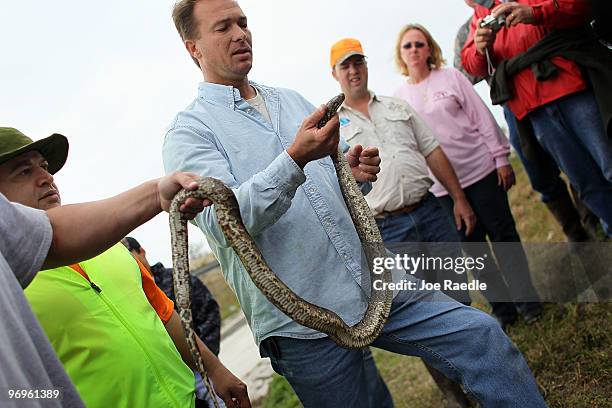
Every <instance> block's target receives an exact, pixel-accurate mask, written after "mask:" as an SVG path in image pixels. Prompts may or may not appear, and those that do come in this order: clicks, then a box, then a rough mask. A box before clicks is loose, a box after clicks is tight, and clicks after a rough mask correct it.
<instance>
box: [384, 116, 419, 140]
mask: <svg viewBox="0 0 612 408" xmlns="http://www.w3.org/2000/svg"><path fill="white" fill-rule="evenodd" d="M411 118H412V114H411V113H410V112H406V111H403V110H401V111H400V110H398V111H391V112H388V113H387V114H386V115H385V121H384V123H383V132H384V137H386V138H389V139H390V141H391V142H394V143H397V144H402V145H405V144H406V143H409V142H410V141H411V140H412V139H413V138H411V137H409V135H412V126H411V122H410V119H411ZM411 147H414V146H411Z"/></svg>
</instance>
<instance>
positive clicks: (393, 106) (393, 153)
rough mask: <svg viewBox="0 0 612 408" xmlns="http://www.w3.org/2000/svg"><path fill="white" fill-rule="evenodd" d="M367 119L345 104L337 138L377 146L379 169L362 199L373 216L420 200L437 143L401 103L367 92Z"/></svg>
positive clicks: (342, 108)
mask: <svg viewBox="0 0 612 408" xmlns="http://www.w3.org/2000/svg"><path fill="white" fill-rule="evenodd" d="M370 94H371V97H370V102H369V105H368V110H369V114H370V118H371V120H370V119H368V118H366V117H365V116H364V115H363V114H362V113H361V112H359V111H357V110H355V109H352V108H350V107H348V106H346V105H345V104H343V105H342V107H341V108H340V111H339V115H340V136H342V138H344V140H345V141H346V142H347V143H348V144H350V145H351V146H353V145H356V144H360V145H362V146H363V147H364V148H365V147H367V146H375V147H378V149H379V151H380V158H381V164H380V166H381V169H380V173H379V174H378V180H377V181H376V182H375V183H373V187H372V191H370V193H369V194H368V195H367V196H366V200H367V202H368V205H369V206H370V208H371V209H372V212H373V213H374V215H378V214H380V213H382V212H384V211H394V210H397V209H400V208H402V207H405V206H407V205H410V204H414V203H416V202H418V201H420V200H421V199H422V198H423V197H424V195H425V194H426V193H427V190H429V188H430V187H431V185H432V184H433V182H432V180H431V179H430V178H429V175H428V171H427V162H426V161H425V157H427V156H428V155H429V154H430V153H431V152H432V151H433V150H434V149H435V148H436V147H438V141H437V140H436V138H435V137H434V136H433V133H432V131H431V130H430V129H429V127H427V125H426V124H425V123H424V122H423V120H421V118H420V117H419V116H418V114H417V113H416V112H415V111H414V110H413V109H412V108H411V107H410V105H408V104H407V103H406V102H405V101H403V100H401V99H397V98H391V97H387V96H376V95H375V94H374V93H373V92H370Z"/></svg>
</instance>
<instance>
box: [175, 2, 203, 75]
mask: <svg viewBox="0 0 612 408" xmlns="http://www.w3.org/2000/svg"><path fill="white" fill-rule="evenodd" d="M198 1H200V0H179V1H177V2H176V3H174V7H173V8H172V20H173V21H174V26H175V27H176V31H178V33H179V35H180V36H181V40H183V42H185V41H187V40H197V39H199V38H200V35H199V33H198V22H197V20H196V18H195V16H194V15H193V8H194V7H195V5H196V3H197V2H198ZM191 59H192V60H193V62H195V64H196V65H197V66H198V67H199V66H200V63H199V62H198V60H197V59H195V58H194V57H191Z"/></svg>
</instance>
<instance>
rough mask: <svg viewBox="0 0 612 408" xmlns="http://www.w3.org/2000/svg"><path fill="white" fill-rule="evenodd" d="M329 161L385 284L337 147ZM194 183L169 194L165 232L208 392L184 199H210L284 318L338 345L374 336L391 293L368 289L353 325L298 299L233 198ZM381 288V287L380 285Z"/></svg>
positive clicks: (367, 214) (213, 185)
mask: <svg viewBox="0 0 612 408" xmlns="http://www.w3.org/2000/svg"><path fill="white" fill-rule="evenodd" d="M343 101H344V94H340V95H338V96H336V97H334V98H332V99H331V100H330V101H329V102H328V103H327V111H326V113H325V114H324V116H323V118H322V119H321V120H320V122H319V123H318V124H317V127H318V128H322V127H323V126H325V124H326V123H327V122H328V121H329V120H330V119H331V118H332V117H333V115H335V114H336V112H337V110H338V108H339V107H340V105H341V104H342V102H343ZM332 161H333V163H334V167H335V169H336V174H337V176H338V182H339V185H340V189H341V191H342V195H343V197H344V200H345V203H346V205H347V207H348V209H349V213H350V215H351V218H352V220H353V223H354V224H355V229H356V230H357V234H358V236H359V239H360V240H361V243H362V245H363V249H364V252H365V255H366V259H367V261H368V267H369V270H370V275H369V278H370V282H371V283H373V282H374V281H375V280H382V281H383V282H385V283H387V282H390V281H391V272H390V271H389V270H386V269H385V271H384V272H383V273H382V274H381V275H380V276H379V275H375V274H374V273H373V272H372V270H373V268H372V264H373V262H374V261H373V260H374V258H377V257H386V255H387V253H386V249H385V247H384V245H383V241H382V237H381V235H380V231H379V230H378V226H377V225H376V222H375V220H374V217H373V216H372V212H371V211H370V208H369V207H368V204H367V202H366V201H365V198H364V197H363V194H362V192H361V190H360V189H359V187H358V185H357V183H356V181H355V179H354V177H353V174H352V172H351V169H350V167H349V165H348V163H347V161H346V158H345V157H344V154H343V152H342V151H341V150H340V149H338V151H337V152H336V154H334V155H332ZM198 183H199V188H198V189H197V190H194V191H187V190H181V191H180V192H179V193H177V194H176V196H175V197H174V199H173V201H172V203H171V206H170V231H171V239H172V259H173V264H174V274H173V278H174V293H175V296H176V306H177V307H178V311H179V316H180V317H181V322H182V324H183V328H184V330H185V335H186V337H187V340H188V344H189V348H190V350H191V353H192V355H193V358H194V360H195V361H196V365H197V369H198V371H199V372H200V373H201V375H202V378H203V379H204V380H205V382H206V385H207V387H208V388H209V390H211V391H212V387H211V386H210V382H209V380H208V377H207V376H206V372H205V370H204V365H203V363H202V359H201V357H200V353H199V351H198V347H197V344H196V340H195V332H194V330H193V322H192V317H191V288H190V280H189V259H188V241H187V222H186V220H184V219H182V217H181V215H180V212H179V208H180V206H181V205H182V204H183V203H184V202H185V200H186V199H187V198H188V197H195V198H198V199H204V198H206V199H209V200H210V201H212V202H213V203H214V206H215V214H216V216H217V222H218V224H219V226H220V227H221V230H222V231H223V233H224V234H225V237H226V239H227V241H228V242H229V244H230V245H231V246H232V247H233V249H234V251H235V252H236V254H237V255H238V257H239V258H240V260H241V261H242V264H243V265H244V267H245V269H246V271H247V273H248V274H249V276H250V277H251V279H252V280H253V283H254V284H255V286H257V288H259V290H261V292H262V293H263V294H264V295H265V296H266V298H268V300H269V301H270V302H271V303H272V304H274V306H276V307H277V308H278V309H280V310H281V311H282V312H283V313H285V314H286V315H287V316H289V317H291V318H292V319H293V320H295V321H296V322H297V323H299V324H301V325H303V326H306V327H310V328H311V329H314V330H317V331H320V332H323V333H326V334H327V335H329V337H330V338H331V339H332V340H334V341H335V342H336V343H337V344H338V345H339V346H341V347H346V348H362V347H366V346H367V345H369V344H370V343H372V342H373V341H374V340H375V339H376V338H377V337H378V335H379V333H380V331H381V330H382V328H383V326H384V324H385V322H386V320H387V317H388V316H389V311H390V309H391V301H392V297H393V292H392V291H389V290H374V289H372V290H371V296H370V301H369V303H368V307H367V309H366V312H365V315H364V317H363V318H362V320H361V321H360V322H359V323H357V324H356V325H355V326H352V327H350V326H348V325H347V324H346V323H345V322H344V321H343V320H342V319H341V318H340V316H338V315H337V314H336V313H334V312H333V311H331V310H328V309H325V308H322V307H320V306H317V305H314V304H312V303H310V302H307V301H305V300H304V299H302V298H300V297H299V296H298V295H296V294H295V293H294V292H293V291H292V290H291V289H289V287H287V285H285V284H284V283H283V282H282V281H281V280H280V279H279V278H278V277H277V276H276V275H275V274H274V272H273V271H272V270H271V269H270V268H269V267H268V265H267V263H266V261H265V260H264V259H263V256H262V255H261V252H260V251H259V249H258V248H257V246H256V244H255V242H254V241H253V239H252V238H251V236H250V235H249V233H248V232H247V230H246V228H245V226H244V224H243V222H242V218H241V216H240V208H239V206H238V202H237V201H236V197H235V196H234V193H233V192H232V190H231V189H230V188H228V187H227V186H226V185H225V184H224V183H223V182H222V181H220V180H217V179H215V178H212V177H205V178H203V179H201V180H199V182H198ZM385 287H387V286H386V285H385ZM211 395H214V393H211ZM213 400H214V398H213ZM215 405H216V401H215Z"/></svg>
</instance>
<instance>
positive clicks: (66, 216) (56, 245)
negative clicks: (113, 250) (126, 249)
mask: <svg viewBox="0 0 612 408" xmlns="http://www.w3.org/2000/svg"><path fill="white" fill-rule="evenodd" d="M159 212H161V205H160V202H159V193H158V184H157V180H153V181H148V182H146V183H143V184H141V185H140V186H138V187H135V188H132V189H131V190H128V191H126V192H124V193H121V194H119V195H117V196H115V197H111V198H108V199H105V200H100V201H93V202H89V203H82V204H72V205H64V206H60V207H57V208H53V209H51V210H49V211H47V215H48V216H49V220H50V221H51V226H52V227H53V242H52V244H51V248H50V249H49V255H48V256H47V260H46V261H45V264H44V267H45V268H51V267H56V266H61V265H68V264H72V263H76V262H79V261H82V260H84V259H90V258H93V257H94V256H96V255H98V254H100V253H101V252H103V251H104V250H106V249H107V248H110V247H111V246H112V245H113V244H115V243H116V242H118V241H119V240H121V238H123V237H124V236H126V235H127V234H128V233H129V232H130V231H132V230H133V229H134V228H136V227H138V226H139V225H141V224H143V223H145V222H146V221H148V220H150V219H151V218H153V217H154V216H155V215H157V214H158V213H159Z"/></svg>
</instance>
